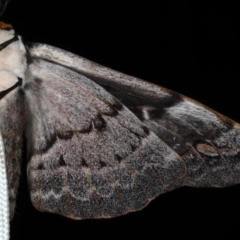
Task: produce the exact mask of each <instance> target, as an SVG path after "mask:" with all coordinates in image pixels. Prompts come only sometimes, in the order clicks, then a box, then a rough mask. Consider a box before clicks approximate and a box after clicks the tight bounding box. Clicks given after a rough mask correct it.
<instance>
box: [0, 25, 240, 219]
mask: <svg viewBox="0 0 240 240" xmlns="http://www.w3.org/2000/svg"><path fill="white" fill-rule="evenodd" d="M0 26H1V30H0V48H1V51H0V66H1V71H0V77H1V95H0V96H1V101H0V104H1V107H0V111H1V114H0V123H1V124H0V127H1V132H2V135H3V140H4V146H5V152H6V159H7V170H8V184H9V201H10V214H11V217H13V215H14V209H15V201H16V197H17V189H18V184H19V177H20V169H21V157H22V149H23V136H26V139H27V149H28V152H27V158H28V166H27V174H28V184H29V191H30V196H31V201H32V203H33V205H34V206H35V208H37V209H38V210H40V211H46V212H53V213H56V214H60V215H63V216H66V217H68V218H72V219H89V218H90V219H92V218H110V217H116V216H120V215H124V214H126V213H129V212H132V211H136V210H140V209H142V208H144V207H145V206H146V205H147V204H148V203H149V202H150V201H151V200H152V199H154V198H156V197H157V196H159V195H160V194H162V193H165V192H167V191H170V190H174V189H176V188H179V187H182V186H192V187H226V186H231V185H235V184H237V183H238V182H239V176H240V175H239V151H238V148H239V144H240V142H239V140H240V139H239V131H240V130H239V125H238V124H237V123H235V122H234V121H232V120H230V119H228V118H227V117H225V116H223V115H221V114H219V113H217V112H215V111H213V110H211V109H209V108H208V107H206V106H203V105H202V104H200V103H197V102H195V101H194V100H191V99H189V98H187V97H184V96H182V95H180V94H178V93H174V92H172V91H170V90H167V89H165V88H162V87H160V86H157V85H154V84H151V83H148V82H145V81H143V80H140V79H137V78H134V77H131V76H128V75H125V74H122V73H119V72H117V71H114V70H111V69H109V68H106V67H104V66H101V65H98V64H96V63H93V62H91V61H89V60H87V59H84V58H81V57H79V56H76V55H74V54H72V53H69V52H66V51H64V50H61V49H58V48H55V47H52V46H49V45H45V44H32V45H26V44H24V43H23V42H22V40H21V37H20V36H18V35H16V33H15V31H14V30H13V29H12V27H11V26H10V25H8V24H4V23H1V25H0ZM186 129H187V131H186Z"/></svg>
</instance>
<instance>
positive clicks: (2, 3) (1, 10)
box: [0, 0, 11, 17]
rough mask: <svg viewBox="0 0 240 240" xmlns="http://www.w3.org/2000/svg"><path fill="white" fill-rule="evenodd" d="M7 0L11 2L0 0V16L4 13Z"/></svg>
mask: <svg viewBox="0 0 240 240" xmlns="http://www.w3.org/2000/svg"><path fill="white" fill-rule="evenodd" d="M9 2H11V0H0V17H1V16H2V14H3V13H4V11H5V9H6V7H7V5H8V3H9Z"/></svg>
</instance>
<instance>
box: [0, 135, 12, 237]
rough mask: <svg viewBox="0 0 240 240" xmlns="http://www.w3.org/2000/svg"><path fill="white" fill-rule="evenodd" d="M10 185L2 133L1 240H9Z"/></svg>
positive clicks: (0, 153)
mask: <svg viewBox="0 0 240 240" xmlns="http://www.w3.org/2000/svg"><path fill="white" fill-rule="evenodd" d="M9 221H10V219H9V204H8V184H7V172H6V164H5V154H4V146H3V141H2V134H1V132H0V240H8V239H9V237H10V236H9Z"/></svg>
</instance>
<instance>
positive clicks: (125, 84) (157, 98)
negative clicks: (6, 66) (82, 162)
mask: <svg viewBox="0 0 240 240" xmlns="http://www.w3.org/2000/svg"><path fill="white" fill-rule="evenodd" d="M30 51H31V53H32V55H33V56H35V57H41V58H44V59H47V60H49V61H53V62H55V63H58V64H60V65H64V66H66V67H68V68H71V69H73V70H74V71H76V72H79V73H81V74H84V75H85V76H88V77H89V78H90V79H92V80H93V81H95V82H96V83H98V84H99V85H101V86H102V87H104V88H105V89H106V90H107V91H108V92H109V93H111V94H112V95H114V96H115V97H116V98H118V99H119V100H120V101H121V102H122V103H123V104H124V105H125V106H126V107H128V109H129V110H130V111H132V112H133V113H134V114H135V115H136V116H137V117H138V119H139V120H141V121H142V123H144V124H145V125H146V126H147V127H148V128H149V129H150V130H151V131H153V132H154V133H155V134H156V135H157V136H158V137H159V139H161V140H162V141H164V142H165V143H166V144H167V145H168V146H169V147H170V148H171V149H172V151H174V152H175V153H177V154H178V155H179V156H181V157H182V159H183V160H184V162H185V163H186V166H187V169H188V170H187V171H188V172H187V175H186V177H184V178H182V180H181V181H177V182H175V184H174V185H172V186H171V188H169V189H168V190H170V189H173V188H176V187H179V186H195V187H225V186H230V185H234V184H237V183H239V182H240V154H239V147H240V126H239V124H237V123H236V122H234V121H232V120H230V119H228V118H226V117H225V116H223V115H221V114H219V113H217V112H215V111H213V110H211V109H209V108H208V107H206V106H203V105H202V104H200V103H197V102H195V101H193V100H191V99H189V98H187V97H184V96H182V95H180V94H178V93H175V92H173V91H170V90H167V89H164V88H162V87H159V86H156V85H154V84H151V83H148V82H145V81H143V80H140V79H137V78H134V77H130V76H128V75H125V74H122V73H119V72H117V71H114V70H111V69H109V68H106V67H104V66H101V65H99V64H96V63H93V62H91V61H89V60H87V59H84V58H81V57H79V56H76V55H74V54H71V53H68V52H66V51H63V50H60V49H57V48H54V47H51V46H48V45H42V44H35V45H33V46H32V47H31V49H30Z"/></svg>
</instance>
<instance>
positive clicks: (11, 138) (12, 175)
mask: <svg viewBox="0 0 240 240" xmlns="http://www.w3.org/2000/svg"><path fill="white" fill-rule="evenodd" d="M0 77H1V76H0ZM0 128H1V133H2V137H3V143H4V149H5V156H6V168H7V176H8V189H9V206H10V218H11V219H12V218H13V215H14V210H15V203H16V197H17V189H18V185H19V179H20V175H21V162H22V149H23V136H24V130H25V111H24V93H23V91H22V89H20V88H19V87H17V88H16V89H14V90H13V91H11V92H9V93H8V94H7V95H6V96H4V98H2V99H1V101H0Z"/></svg>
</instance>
